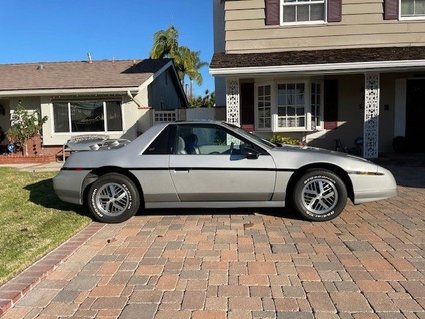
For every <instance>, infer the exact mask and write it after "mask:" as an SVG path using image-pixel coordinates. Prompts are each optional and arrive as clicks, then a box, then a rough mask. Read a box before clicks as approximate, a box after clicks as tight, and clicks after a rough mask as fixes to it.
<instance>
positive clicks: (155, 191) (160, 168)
mask: <svg viewBox="0 0 425 319" xmlns="http://www.w3.org/2000/svg"><path fill="white" fill-rule="evenodd" d="M174 131H175V130H174V126H173V125H168V126H167V127H166V128H165V129H164V130H163V131H162V132H160V134H159V135H158V136H156V137H155V138H154V139H153V140H152V141H151V143H150V144H149V145H148V147H147V148H146V149H145V150H144V152H143V154H140V155H139V156H138V161H137V162H136V163H133V165H132V166H133V168H131V169H130V171H131V172H132V173H133V174H134V175H135V176H136V178H137V179H138V180H139V181H140V184H141V186H142V189H143V199H144V201H145V205H146V206H149V205H151V204H152V203H162V202H178V201H179V198H178V196H177V193H176V190H175V188H174V183H173V181H172V179H171V176H170V171H169V167H168V165H169V162H170V154H171V150H172V144H173V142H174Z"/></svg>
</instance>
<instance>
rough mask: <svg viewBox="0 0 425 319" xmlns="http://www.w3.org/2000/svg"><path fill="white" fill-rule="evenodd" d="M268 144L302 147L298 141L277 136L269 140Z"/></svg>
mask: <svg viewBox="0 0 425 319" xmlns="http://www.w3.org/2000/svg"><path fill="white" fill-rule="evenodd" d="M270 142H272V143H277V144H289V145H302V143H301V141H300V140H299V139H296V138H293V137H288V136H282V135H277V134H274V135H273V137H272V138H271V139H270Z"/></svg>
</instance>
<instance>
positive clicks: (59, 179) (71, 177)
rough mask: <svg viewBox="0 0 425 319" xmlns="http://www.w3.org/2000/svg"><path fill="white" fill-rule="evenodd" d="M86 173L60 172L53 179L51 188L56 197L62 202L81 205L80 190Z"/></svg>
mask: <svg viewBox="0 0 425 319" xmlns="http://www.w3.org/2000/svg"><path fill="white" fill-rule="evenodd" d="M87 174H88V171H66V170H62V171H60V172H59V174H58V175H56V176H55V177H54V178H53V188H54V190H55V192H56V195H58V197H59V198H60V199H61V200H63V201H64V202H68V203H72V204H78V205H82V204H83V196H82V194H81V189H82V185H83V181H84V178H85V177H86V176H87Z"/></svg>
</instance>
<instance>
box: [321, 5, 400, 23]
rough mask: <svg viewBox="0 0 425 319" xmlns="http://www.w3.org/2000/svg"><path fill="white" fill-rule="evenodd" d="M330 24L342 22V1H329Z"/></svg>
mask: <svg viewBox="0 0 425 319" xmlns="http://www.w3.org/2000/svg"><path fill="white" fill-rule="evenodd" d="M397 1H398V0H397ZM328 22H341V0H328Z"/></svg>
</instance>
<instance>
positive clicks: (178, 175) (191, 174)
mask: <svg viewBox="0 0 425 319" xmlns="http://www.w3.org/2000/svg"><path fill="white" fill-rule="evenodd" d="M175 144H176V145H175V147H174V150H175V151H174V154H173V155H171V156H170V165H169V167H170V173H171V177H172V180H173V182H174V186H175V188H176V191H177V194H178V196H179V198H180V201H182V202H199V201H206V202H223V201H267V200H270V199H271V197H272V195H273V191H274V185H275V178H276V171H275V164H274V161H273V159H272V157H271V156H270V155H269V154H267V152H265V151H264V150H263V152H262V155H259V157H258V158H257V159H247V158H246V156H245V155H243V153H244V149H247V147H249V148H257V151H259V152H261V150H258V147H257V146H255V145H253V143H251V142H249V141H247V140H244V139H243V138H241V137H239V136H237V135H235V134H234V133H233V132H231V131H229V130H227V129H225V128H224V127H222V126H220V125H216V124H180V125H178V126H177V132H176V143H175Z"/></svg>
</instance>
